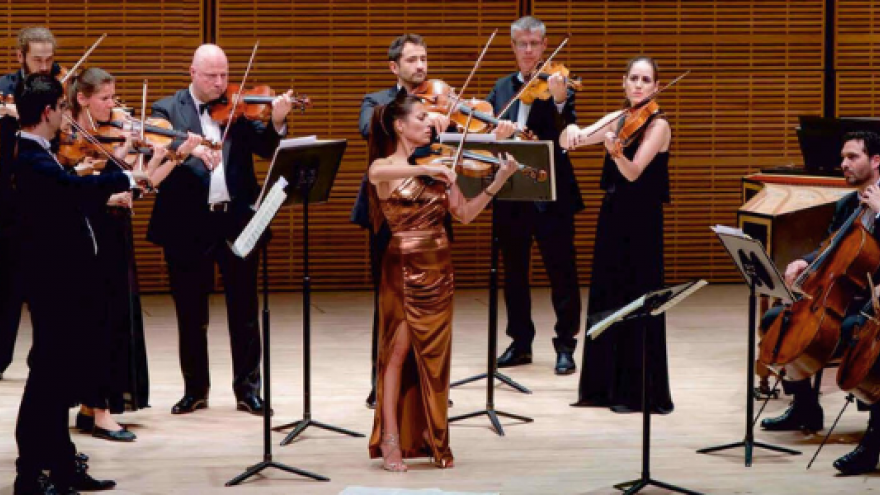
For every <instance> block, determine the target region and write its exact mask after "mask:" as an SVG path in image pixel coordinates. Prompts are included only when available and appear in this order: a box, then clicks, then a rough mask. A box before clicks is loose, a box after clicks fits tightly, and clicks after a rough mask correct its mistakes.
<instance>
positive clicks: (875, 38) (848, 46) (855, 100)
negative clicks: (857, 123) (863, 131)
mask: <svg viewBox="0 0 880 495" xmlns="http://www.w3.org/2000/svg"><path fill="white" fill-rule="evenodd" d="M836 10H837V22H836V23H835V26H836V32H835V40H836V41H837V54H836V64H835V68H836V70H837V115H838V116H840V117H876V116H877V115H878V114H880V78H878V73H877V68H878V67H880V60H878V58H877V57H878V54H880V5H877V3H876V2H872V1H853V0H838V2H837V9H836Z"/></svg>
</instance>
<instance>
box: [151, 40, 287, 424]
mask: <svg viewBox="0 0 880 495" xmlns="http://www.w3.org/2000/svg"><path fill="white" fill-rule="evenodd" d="M190 76H191V78H192V84H190V86H189V88H187V89H182V90H180V91H178V92H177V93H175V94H174V95H173V96H170V97H167V98H164V99H162V100H160V101H158V102H156V103H155V104H154V105H153V108H152V110H153V115H154V116H156V117H161V118H163V119H167V120H169V121H170V122H171V124H172V125H173V127H174V129H176V130H180V131H191V132H193V133H196V134H200V135H202V136H205V137H206V138H208V139H210V140H213V141H215V142H218V143H219V142H220V141H221V137H222V135H223V130H224V129H225V127H224V125H221V123H218V122H215V121H214V120H213V119H211V114H210V111H209V107H210V104H211V103H214V102H218V101H222V100H223V99H225V96H224V95H225V94H226V88H227V84H228V77H229V63H228V61H227V58H226V54H225V53H224V52H223V50H222V49H220V47H218V46H216V45H210V44H208V45H202V46H200V47H199V48H198V49H197V50H196V52H195V54H194V55H193V61H192V65H191V67H190ZM292 94H293V93H292V91H289V92H287V93H286V94H284V95H282V96H279V97H277V98H276V99H275V100H274V102H273V103H272V119H271V120H272V122H271V124H269V125H268V126H267V125H266V124H263V123H262V122H255V121H250V120H246V119H244V118H239V119H236V120H233V121H230V122H229V123H228V124H226V125H228V126H230V127H229V129H228V133H227V136H226V141H225V142H224V143H223V150H222V152H220V151H219V150H212V149H210V148H208V147H205V146H202V145H199V146H198V147H196V149H195V150H193V152H192V156H190V157H189V158H188V159H187V160H186V161H184V162H183V163H182V164H181V165H179V166H178V167H176V168H175V169H174V171H173V172H171V174H170V175H169V176H168V177H167V178H166V179H165V180H164V181H163V182H162V186H161V188H160V190H159V194H158V195H157V197H156V205H155V207H154V209H153V216H152V218H151V219H150V225H149V227H148V230H147V239H148V240H150V241H151V242H153V243H155V244H158V245H160V246H162V248H163V249H164V254H165V261H166V263H167V264H168V275H169V278H170V282H171V295H172V297H173V298H174V305H175V309H176V311H177V328H178V332H179V335H180V367H181V370H182V372H183V379H184V384H185V391H184V395H183V398H181V399H180V401H178V402H177V404H175V405H174V407H173V408H172V410H171V412H172V414H185V413H191V412H193V411H195V410H197V409H204V408H206V407H208V392H209V389H210V377H209V372H208V296H209V294H210V292H211V290H212V288H213V279H214V264H215V263H216V264H217V265H218V266H219V268H220V273H221V275H222V276H223V281H224V286H225V290H226V312H227V315H228V319H229V335H230V340H231V345H232V366H233V382H232V388H233V391H234V392H235V397H236V408H237V409H238V410H240V411H246V412H250V413H252V414H262V411H263V400H262V399H261V398H260V395H259V391H260V369H259V365H260V356H261V345H260V334H259V326H258V325H259V323H258V319H257V315H258V302H257V266H258V254H257V253H258V252H259V250H254V252H253V253H252V254H251V255H250V256H248V257H247V258H245V259H241V258H239V257H238V256H236V255H235V254H234V253H233V252H232V250H231V249H230V247H229V245H228V243H227V241H233V240H235V238H236V237H237V236H238V234H239V233H241V231H242V230H243V229H244V227H245V225H247V222H248V221H249V220H250V218H251V217H252V216H253V210H252V209H251V206H252V205H253V204H254V202H255V201H256V199H257V195H258V194H259V192H260V186H259V184H258V183H257V178H256V175H255V174H254V161H253V155H254V154H257V155H259V156H261V157H264V158H269V157H270V156H271V155H272V153H273V152H274V150H275V148H276V147H277V146H278V143H279V142H280V140H281V137H282V136H283V135H284V134H285V133H286V130H287V129H286V125H285V119H286V117H287V114H288V113H289V112H290V109H291V108H292V103H291V96H292ZM230 99H232V96H230ZM230 103H231V102H230Z"/></svg>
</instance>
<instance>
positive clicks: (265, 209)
mask: <svg viewBox="0 0 880 495" xmlns="http://www.w3.org/2000/svg"><path fill="white" fill-rule="evenodd" d="M285 187H287V179H285V178H284V177H278V180H277V181H275V184H274V185H273V186H272V189H270V190H269V194H267V195H266V197H265V198H264V199H263V202H262V203H260V209H259V210H257V213H256V214H255V215H254V216H253V218H251V221H250V222H248V224H247V227H245V228H244V230H243V231H242V232H241V234H240V235H239V236H238V239H236V240H235V243H233V244H232V252H233V253H235V255H236V256H238V257H239V258H244V257H246V256H247V255H248V254H250V252H251V251H253V249H254V246H256V245H257V241H259V240H260V237H261V236H262V235H263V232H265V231H266V228H267V227H268V226H269V223H270V222H271V221H272V219H273V218H275V214H276V213H278V210H279V209H280V208H281V205H282V204H284V200H285V199H287V193H285V192H284V188H285Z"/></svg>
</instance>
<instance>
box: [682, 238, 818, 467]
mask: <svg viewBox="0 0 880 495" xmlns="http://www.w3.org/2000/svg"><path fill="white" fill-rule="evenodd" d="M715 233H716V234H717V235H718V238H719V240H721V243H722V244H724V248H725V249H726V250H727V252H728V254H729V255H730V257H731V258H732V259H733V261H734V263H736V265H737V268H738V269H739V271H740V273H741V274H742V277H743V279H745V281H746V283H747V284H748V286H749V318H748V329H747V331H748V336H747V342H748V344H747V346H748V352H747V355H748V356H747V358H746V359H747V364H746V421H745V422H746V432H745V437H744V438H743V440H742V441H741V442H733V443H728V444H724V445H717V446H714V447H707V448H704V449H700V450H698V451H697V453H698V454H710V453H712V452H719V451H722V450H728V449H735V448H738V447H744V448H745V466H746V467H751V466H752V457H753V453H754V450H755V447H758V448H762V449H766V450H771V451H773V452H779V453H782V454H788V455H800V454H801V453H800V452H799V451H797V450H793V449H789V448H786V447H780V446H778V445H770V444H767V443H763V442H756V441H755V437H754V428H755V419H754V417H755V400H754V398H753V394H754V390H755V372H754V369H753V366H754V363H755V347H756V343H755V331H756V330H757V311H758V302H757V301H758V286H759V285H760V286H761V288H762V291H767V290H771V289H773V288H776V290H784V291H785V293H783V294H772V293H767V294H765V295H769V296H775V297H780V298H781V299H783V300H789V301H791V300H792V299H793V298H792V295H791V293H790V292H788V289H787V288H786V287H787V286H786V285H785V282H784V281H783V280H782V277H781V276H780V274H779V270H777V269H776V265H774V264H773V262H772V260H770V257H769V256H768V255H767V253H766V251H764V247H763V246H762V245H761V243H760V242H759V241H756V240H754V239H752V238H750V237H748V236H743V235H741V234H740V233H738V232H724V231H719V230H715ZM734 253H736V254H734ZM762 293H763V292H762Z"/></svg>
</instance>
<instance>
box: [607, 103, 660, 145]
mask: <svg viewBox="0 0 880 495" xmlns="http://www.w3.org/2000/svg"><path fill="white" fill-rule="evenodd" d="M659 113H661V110H660V105H658V104H657V102H656V101H655V100H651V101H649V102H648V103H646V104H641V103H639V105H638V106H636V107H634V108H630V109H627V111H626V112H625V113H624V114H623V117H622V118H621V120H620V121H619V122H620V125H619V127H618V130H617V139H618V140H619V141H620V144H621V145H622V146H623V147H627V146H629V144H630V143H631V142H632V140H633V139H635V138H636V137H637V136H638V135H639V134H640V133H641V132H642V130H643V128H644V126H645V124H646V123H647V122H648V120H650V119H651V117H652V116H654V115H657V114H659Z"/></svg>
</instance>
